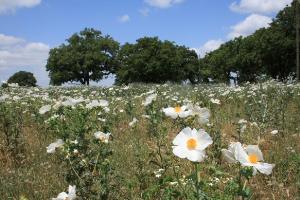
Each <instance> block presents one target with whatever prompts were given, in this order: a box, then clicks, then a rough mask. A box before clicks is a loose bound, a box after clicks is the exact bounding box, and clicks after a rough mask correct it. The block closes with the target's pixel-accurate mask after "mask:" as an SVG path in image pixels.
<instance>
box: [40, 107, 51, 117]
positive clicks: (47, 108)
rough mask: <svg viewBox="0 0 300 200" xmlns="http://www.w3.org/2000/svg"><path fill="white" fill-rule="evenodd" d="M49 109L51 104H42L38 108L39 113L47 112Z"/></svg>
mask: <svg viewBox="0 0 300 200" xmlns="http://www.w3.org/2000/svg"><path fill="white" fill-rule="evenodd" d="M50 110H51V105H45V106H42V107H41V108H40V109H39V113H40V114H41V115H43V114H45V113H47V112H49V111H50Z"/></svg>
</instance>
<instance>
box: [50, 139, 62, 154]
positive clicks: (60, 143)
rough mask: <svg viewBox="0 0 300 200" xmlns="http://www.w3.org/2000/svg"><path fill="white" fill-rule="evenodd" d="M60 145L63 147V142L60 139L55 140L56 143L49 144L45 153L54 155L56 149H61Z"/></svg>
mask: <svg viewBox="0 0 300 200" xmlns="http://www.w3.org/2000/svg"><path fill="white" fill-rule="evenodd" d="M62 145H64V141H63V140H62V139H58V140H56V142H54V143H51V144H50V145H49V146H48V147H47V153H54V152H55V149H56V148H59V147H61V146H62Z"/></svg>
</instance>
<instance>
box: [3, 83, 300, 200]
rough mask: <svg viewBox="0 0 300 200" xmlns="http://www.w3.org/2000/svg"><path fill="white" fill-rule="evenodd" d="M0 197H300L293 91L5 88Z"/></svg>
mask: <svg viewBox="0 0 300 200" xmlns="http://www.w3.org/2000/svg"><path fill="white" fill-rule="evenodd" d="M0 177H1V178H0V197H1V198H0V199H22V200H26V199H28V200H29V199H30V200H31V199H38V200H40V199H57V200H66V199H68V200H71V199H130V200H131V199H224V200H225V199H228V200H230V199H276V200H277V199H300V198H299V197H300V85H299V84H294V83H291V84H285V83H280V82H276V81H268V82H264V83H259V84H245V85H243V86H241V87H228V86H225V85H196V86H190V85H171V84H170V85H168V84H165V85H142V84H132V85H129V86H114V87H110V88H98V87H69V88H68V87H49V88H47V89H42V88H23V87H17V86H13V87H8V88H2V89H0Z"/></svg>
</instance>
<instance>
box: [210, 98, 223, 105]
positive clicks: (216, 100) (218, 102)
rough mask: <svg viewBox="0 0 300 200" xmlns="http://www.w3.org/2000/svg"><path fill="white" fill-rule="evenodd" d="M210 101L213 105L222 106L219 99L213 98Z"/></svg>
mask: <svg viewBox="0 0 300 200" xmlns="http://www.w3.org/2000/svg"><path fill="white" fill-rule="evenodd" d="M210 101H211V102H212V103H214V104H218V105H220V104H221V102H220V100H219V99H213V98H211V99H210Z"/></svg>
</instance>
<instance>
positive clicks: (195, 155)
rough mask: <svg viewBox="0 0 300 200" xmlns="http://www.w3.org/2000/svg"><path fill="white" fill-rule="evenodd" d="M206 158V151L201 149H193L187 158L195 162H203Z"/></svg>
mask: <svg viewBox="0 0 300 200" xmlns="http://www.w3.org/2000/svg"><path fill="white" fill-rule="evenodd" d="M204 158H205V152H204V151H199V150H191V151H189V152H188V154H187V159H189V160H190V161H193V162H202V161H203V160H204Z"/></svg>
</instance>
